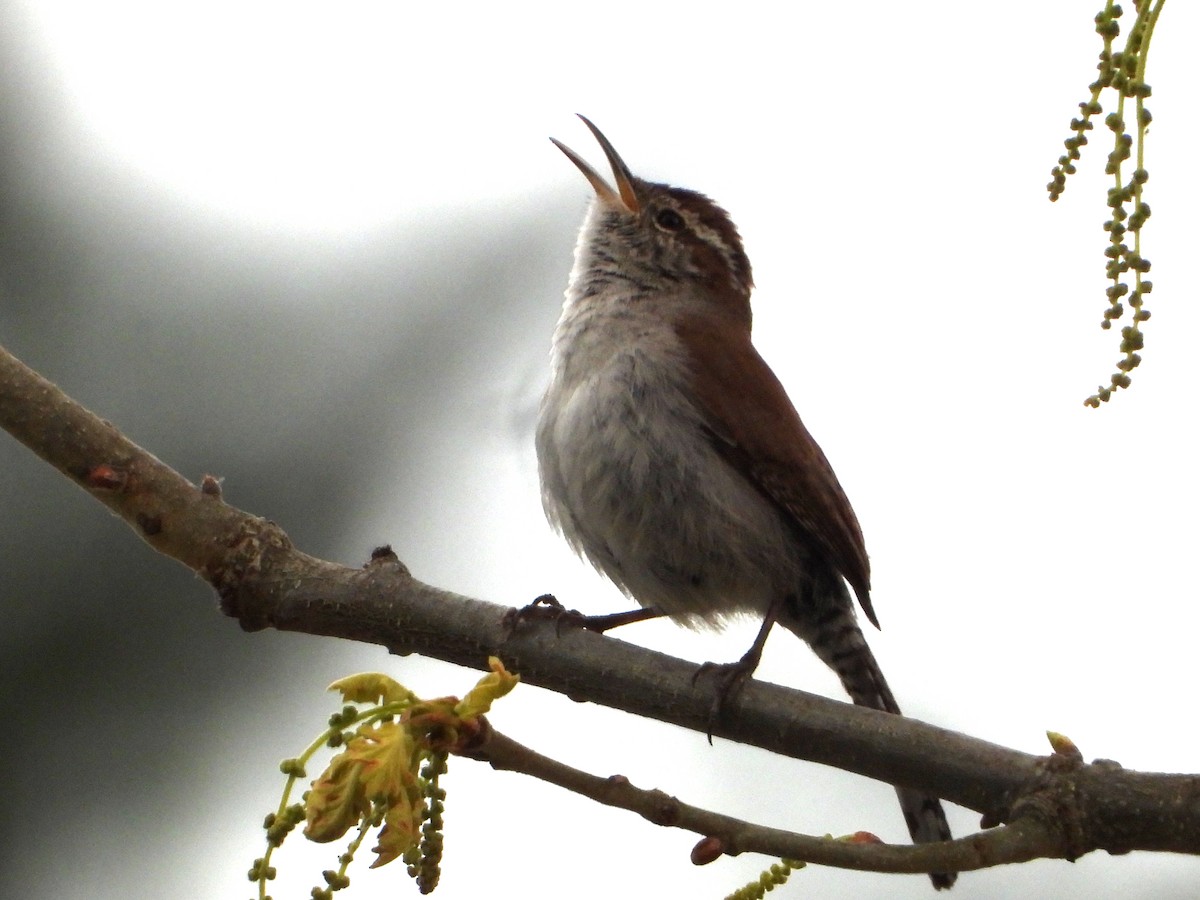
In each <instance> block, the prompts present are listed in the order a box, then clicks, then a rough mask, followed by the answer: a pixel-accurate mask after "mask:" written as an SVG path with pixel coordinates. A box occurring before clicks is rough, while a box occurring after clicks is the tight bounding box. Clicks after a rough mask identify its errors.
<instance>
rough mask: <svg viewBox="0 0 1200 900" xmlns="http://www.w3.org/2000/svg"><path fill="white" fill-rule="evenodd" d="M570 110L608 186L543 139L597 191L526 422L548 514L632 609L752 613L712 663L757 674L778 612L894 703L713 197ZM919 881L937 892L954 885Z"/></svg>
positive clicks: (875, 704)
mask: <svg viewBox="0 0 1200 900" xmlns="http://www.w3.org/2000/svg"><path fill="white" fill-rule="evenodd" d="M580 118H583V117H582V116H581V117H580ZM583 121H584V123H585V124H586V125H587V126H588V128H589V129H591V132H592V134H593V135H595V137H596V139H597V140H598V141H599V142H600V146H601V147H602V148H603V149H604V153H605V156H607V157H608V162H609V164H610V166H611V167H612V172H613V179H614V181H615V188H614V187H612V186H609V185H608V184H607V183H606V182H605V180H604V178H603V177H602V176H601V175H599V174H598V173H597V172H596V171H595V170H594V169H593V168H592V167H591V166H589V165H588V164H587V163H586V162H585V161H584V160H583V159H582V158H581V157H580V156H579V155H578V154H576V153H575V152H574V151H573V150H571V149H570V148H569V147H567V146H565V145H564V144H561V143H559V142H558V141H554V143H555V144H556V145H557V146H558V148H559V149H560V150H562V151H563V153H565V154H566V155H567V156H568V157H569V158H570V160H571V162H573V163H574V164H575V165H576V166H578V167H579V169H580V171H582V172H583V174H584V176H585V177H586V178H587V180H588V181H589V182H590V183H591V185H592V187H593V189H594V190H595V192H596V196H595V198H594V199H593V200H592V203H591V206H590V208H589V209H588V213H587V217H586V218H585V220H584V223H583V228H582V230H581V232H580V234H579V242H578V245H577V246H576V249H575V268H574V270H573V271H572V273H571V280H570V284H569V286H568V288H567V294H566V302H565V304H564V305H563V312H562V317H561V318H560V319H559V322H558V327H557V328H556V330H555V332H554V343H553V349H552V351H551V360H552V373H551V381H550V387H549V389H548V390H547V391H546V396H545V398H544V399H543V401H542V406H541V411H540V415H539V420H538V426H537V456H538V468H539V471H540V474H541V481H542V497H543V502H544V504H545V507H546V514H547V516H548V517H549V518H550V521H551V523H552V524H554V525H555V526H557V527H558V528H559V529H560V530H561V531H562V533H563V535H564V537H565V538H566V539H567V541H568V543H570V545H571V546H572V547H574V548H575V550H577V551H579V552H580V553H582V554H583V555H584V556H586V557H587V558H588V559H589V560H591V562H592V563H593V564H594V565H595V566H596V568H597V569H599V570H600V571H601V572H603V573H604V574H605V575H607V576H608V577H609V578H611V579H612V580H613V581H614V582H615V583H616V584H617V585H618V586H619V587H620V588H621V589H622V590H623V591H624V592H625V593H626V594H628V595H630V596H631V597H633V598H634V599H635V600H637V602H638V603H639V604H641V605H642V606H643V607H645V608H647V609H648V610H649V611H648V612H646V613H645V614H643V615H641V616H638V617H639V618H645V617H648V616H650V615H653V614H654V613H655V612H661V613H662V614H665V615H668V616H671V617H672V618H673V619H676V620H677V621H680V622H682V623H684V624H686V625H691V626H714V627H719V626H720V625H721V624H722V622H723V620H725V619H726V618H728V617H730V616H734V615H737V614H742V613H750V614H754V615H757V616H761V617H762V618H763V627H762V629H761V630H760V632H759V635H758V637H757V639H756V640H755V643H754V646H753V647H751V649H750V651H749V652H748V653H747V654H746V655H745V656H744V657H743V658H742V660H741V662H740V663H737V664H734V665H733V666H731V667H725V668H726V669H727V670H730V671H731V672H732V674H733V675H734V676H735V677H742V676H744V675H746V674H748V673H749V672H752V671H753V669H754V668H755V666H757V664H758V660H759V657H760V656H761V653H762V647H763V644H764V643H765V641H766V637H767V634H768V632H769V631H770V628H771V625H772V623H773V622H775V621H778V622H779V623H780V624H782V625H783V626H784V627H785V628H787V629H788V630H789V631H791V632H793V633H794V634H796V635H797V636H799V637H800V638H801V639H803V640H804V641H805V642H807V643H808V644H809V646H810V647H812V649H813V650H814V651H815V652H816V654H817V655H818V656H819V657H820V658H821V659H822V660H823V661H824V662H825V663H826V664H827V665H828V666H830V668H832V669H833V670H834V671H835V672H836V673H837V675H838V677H839V678H840V679H841V681H842V684H843V685H844V686H845V688H846V691H847V692H848V693H849V695H850V697H851V698H852V699H853V700H854V702H855V703H857V704H860V705H862V706H868V707H871V708H873V709H879V710H884V711H886V712H890V713H897V714H898V713H899V712H900V708H899V706H897V704H896V700H895V698H894V697H893V696H892V692H891V690H890V689H889V688H888V686H887V683H886V682H885V681H884V678H883V673H882V672H880V670H879V666H878V664H877V663H876V662H875V658H874V656H873V655H872V654H871V651H870V649H869V648H868V647H867V644H866V641H865V639H864V638H863V634H862V631H861V630H860V629H859V627H858V623H857V622H856V619H855V613H854V605H853V601H852V600H851V597H850V592H849V591H848V590H847V582H848V583H849V585H850V587H852V588H853V590H854V594H855V595H856V596H857V598H858V602H859V603H860V604H861V606H862V608H863V612H865V613H866V615H867V618H868V619H870V621H871V622H872V623H873V624H875V625H876V626H878V622H877V621H876V618H875V613H874V610H873V609H872V607H871V599H870V568H869V564H868V562H867V553H866V548H865V546H864V543H863V536H862V531H861V529H860V528H859V524H858V520H857V518H856V517H855V515H854V510H853V509H852V508H851V506H850V501H849V500H847V499H846V495H845V493H844V492H843V491H842V487H841V485H840V484H838V480H837V477H836V476H835V475H834V473H833V469H832V468H831V467H830V465H829V462H828V461H827V460H826V458H825V454H824V453H822V452H821V448H820V447H818V446H817V444H816V442H815V441H814V440H813V439H812V437H811V436H810V435H809V433H808V431H807V429H805V427H804V425H803V423H801V421H800V417H799V415H797V413H796V410H795V408H794V407H793V406H792V404H791V402H790V401H789V400H788V396H787V394H786V392H785V391H784V389H783V386H782V385H781V384H780V383H779V380H778V379H777V378H776V377H775V374H774V373H773V372H772V371H771V369H770V368H769V367H768V366H767V364H766V363H765V362H764V361H763V359H762V357H760V356H759V355H758V352H757V351H756V350H755V349H754V347H753V345H752V344H751V343H750V290H751V287H752V285H753V282H752V279H751V275H750V262H749V260H748V259H747V258H746V253H745V251H744V250H743V249H742V242H741V238H740V237H739V236H738V232H737V229H736V228H735V227H734V225H733V222H732V221H730V219H729V216H728V215H727V214H726V213H725V211H724V210H722V209H721V208H720V207H718V206H717V205H716V204H715V203H713V202H712V201H711V200H709V199H708V198H707V197H705V196H703V195H701V194H698V193H696V192H694V191H689V190H684V189H682V188H676V187H670V186H668V185H665V184H654V183H651V182H647V181H643V180H641V179H640V178H635V177H634V176H633V175H632V174H631V173H630V171H629V168H628V167H627V166H626V165H625V163H624V162H623V161H622V160H621V158H620V156H619V155H618V154H617V152H616V150H614V149H613V147H612V145H611V144H610V143H609V142H608V140H607V139H606V138H605V137H604V135H603V134H601V133H600V131H599V130H598V129H597V128H596V127H595V126H594V125H593V124H592V123H591V122H589V121H588V120H587V119H586V118H584V119H583ZM551 140H553V138H551ZM896 793H897V794H898V795H899V797H900V805H901V807H902V809H903V810H904V817H905V819H906V820H907V823H908V830H909V833H910V834H911V835H912V837H913V840H914V841H917V842H925V841H939V840H947V839H949V838H950V829H949V826H948V825H947V823H946V817H945V814H944V812H943V811H942V807H941V803H940V802H939V801H938V799H937V798H936V797H933V796H929V795H926V794H922V793H920V792H917V791H913V790H910V789H907V788H901V787H898V788H896ZM931 877H932V878H933V883H934V885H935V886H936V887H938V888H944V887H949V886H950V885H951V884H953V882H954V878H955V876H954V875H953V874H935V875H932V876H931Z"/></svg>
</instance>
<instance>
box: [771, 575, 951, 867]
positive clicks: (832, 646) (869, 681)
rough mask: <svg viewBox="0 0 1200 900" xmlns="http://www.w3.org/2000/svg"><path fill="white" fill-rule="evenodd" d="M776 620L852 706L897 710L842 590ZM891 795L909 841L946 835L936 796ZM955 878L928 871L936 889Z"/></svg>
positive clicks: (947, 827) (901, 790)
mask: <svg viewBox="0 0 1200 900" xmlns="http://www.w3.org/2000/svg"><path fill="white" fill-rule="evenodd" d="M843 590H844V589H843ZM801 614H803V615H801ZM779 621H780V623H781V624H782V625H783V626H784V627H785V628H787V629H788V630H789V631H791V632H793V633H795V634H796V635H797V636H798V637H800V638H802V639H803V640H804V641H805V642H806V643H808V645H809V646H810V647H812V649H813V651H814V652H815V653H816V654H817V656H818V657H820V659H821V661H822V662H824V663H825V664H826V665H827V666H829V668H831V669H833V671H834V672H835V673H837V676H838V678H839V679H841V682H842V686H843V687H844V688H845V689H846V693H848V694H849V695H850V699H851V700H853V701H854V702H855V703H856V704H857V705H858V706H866V707H870V708H871V709H878V710H882V711H883V712H889V713H894V714H895V715H901V712H900V706H899V705H898V704H897V703H896V698H895V697H894V696H893V695H892V691H891V688H889V687H888V684H887V681H886V680H885V679H884V677H883V672H881V671H880V670H879V664H878V663H877V662H876V661H875V656H874V654H872V653H871V648H870V647H868V646H867V641H866V639H865V638H864V637H863V633H862V630H861V629H860V628H859V627H858V622H857V621H855V617H854V609H853V607H852V606H851V605H850V598H849V595H848V594H846V595H844V602H837V603H834V604H833V605H831V606H829V607H826V608H824V609H819V610H813V609H812V608H811V607H798V608H794V609H789V610H786V611H785V614H784V615H782V616H780V619H779ZM896 796H897V797H898V798H899V799H900V809H901V811H902V812H903V813H904V821H905V823H906V824H907V825H908V833H909V834H910V835H911V836H912V839H913V843H916V844H927V843H933V842H935V841H948V840H950V839H951V837H952V836H951V834H950V825H949V823H948V822H947V821H946V813H945V810H943V809H942V802H941V800H939V799H938V798H937V797H935V796H933V795H932V794H926V793H922V792H921V791H915V790H912V789H911V788H903V787H897V788H896ZM957 877H958V875H957V873H955V872H935V873H933V874H931V875H930V876H929V878H930V880H931V881H932V882H933V886H934V887H935V888H937V889H938V890H944V889H945V888H949V887H950V886H951V885H953V884H954V880H955V879H956V878H957Z"/></svg>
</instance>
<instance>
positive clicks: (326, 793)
mask: <svg viewBox="0 0 1200 900" xmlns="http://www.w3.org/2000/svg"><path fill="white" fill-rule="evenodd" d="M361 776H362V766H361V765H360V764H359V762H358V761H357V760H354V759H351V758H349V757H348V756H347V755H346V754H345V753H339V754H338V755H337V756H335V757H334V758H333V759H332V760H331V761H330V763H329V768H327V769H326V770H325V771H324V772H322V773H321V777H320V778H318V779H317V780H316V781H314V782H313V786H312V790H310V791H309V792H308V797H307V798H306V800H305V810H304V817H305V819H306V820H307V821H306V824H305V826H304V836H305V837H306V838H308V839H309V840H310V841H316V842H317V843H320V844H324V843H328V842H329V841H336V840H337V839H338V838H340V837H341V836H342V835H343V834H345V833H346V832H347V831H348V830H349V829H350V827H351V826H352V825H354V824H356V823H357V822H358V821H359V820H360V819H362V817H363V816H366V815H369V814H370V812H371V804H370V803H369V802H368V801H367V798H366V792H365V791H363V789H362V778H361Z"/></svg>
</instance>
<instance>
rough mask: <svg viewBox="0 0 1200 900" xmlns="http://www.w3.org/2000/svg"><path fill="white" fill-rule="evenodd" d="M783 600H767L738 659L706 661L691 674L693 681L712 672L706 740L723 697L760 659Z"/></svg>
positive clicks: (755, 666) (733, 690)
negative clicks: (751, 640) (713, 690)
mask: <svg viewBox="0 0 1200 900" xmlns="http://www.w3.org/2000/svg"><path fill="white" fill-rule="evenodd" d="M784 602H785V601H784V600H783V599H782V598H780V599H776V600H772V601H771V605H770V606H768V607H767V614H766V615H765V616H763V622H762V626H761V627H760V628H759V629H758V635H757V636H756V637H755V638H754V643H753V644H751V645H750V649H749V650H747V651H746V652H745V653H744V654H743V655H742V658H741V659H739V660H738V661H737V662H731V663H715V662H706V663H704V664H703V665H701V666H700V668H698V669H697V670H696V673H695V674H694V675H693V676H692V684H693V685H694V684H695V683H696V679H698V678H699V677H700V676H701V675H706V674H707V673H709V672H715V673H716V681H717V684H716V696H715V697H713V705H712V709H711V710H709V713H708V742H709V743H710V744H711V743H712V730H713V725H715V724H716V723H717V722H718V721H720V718H721V713H722V712H723V711H724V707H725V701H726V700H727V699H728V698H729V697H730V695H732V694H733V693H735V692H736V691H737V690H738V688H740V687H741V685H742V682H744V681H745V680H746V679H747V678H749V677H750V676H751V675H753V674H754V671H755V669H757V668H758V664H759V663H760V662H761V661H762V655H763V648H764V647H765V646H766V645H767V636H768V635H769V634H770V633H771V626H773V625H774V624H775V622H776V620H777V619H778V618H779V612H780V610H781V609H782V608H783V604H784Z"/></svg>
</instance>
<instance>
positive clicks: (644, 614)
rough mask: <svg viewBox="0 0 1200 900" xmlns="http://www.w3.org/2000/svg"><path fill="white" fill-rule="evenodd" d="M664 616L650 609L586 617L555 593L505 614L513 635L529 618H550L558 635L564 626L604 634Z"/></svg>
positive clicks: (545, 595) (505, 619)
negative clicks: (567, 604)
mask: <svg viewBox="0 0 1200 900" xmlns="http://www.w3.org/2000/svg"><path fill="white" fill-rule="evenodd" d="M661 615H663V613H661V612H659V611H658V610H657V609H655V608H654V607H649V608H647V609H631V610H628V611H627V612H619V613H610V614H608V615H605V616H585V615H584V614H583V613H581V612H580V611H579V610H577V609H567V608H566V607H565V606H563V605H562V603H560V602H559V601H558V598H556V597H555V596H554V595H553V594H542V595H541V596H540V597H537V598H535V599H534V601H533V602H532V603H530V604H529V605H528V606H524V607H522V608H521V609H510V610H508V612H506V613H505V614H504V626H505V627H506V628H507V629H508V633H509V635H510V636H511V635H512V633H513V632H514V631H516V630H517V626H519V625H520V624H521V623H522V622H524V621H526V620H527V619H549V620H551V621H553V622H554V626H555V628H554V630H555V633H556V634H562V628H563V625H567V626H568V627H571V628H582V629H584V630H585V631H594V632H595V633H596V634H604V632H606V631H608V630H610V629H612V628H618V627H620V626H621V625H629V624H631V623H633V622H644V621H645V620H646V619H656V618H658V617H659V616H661Z"/></svg>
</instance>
